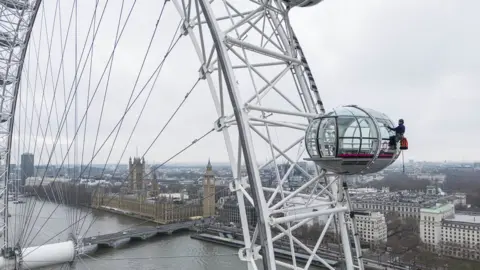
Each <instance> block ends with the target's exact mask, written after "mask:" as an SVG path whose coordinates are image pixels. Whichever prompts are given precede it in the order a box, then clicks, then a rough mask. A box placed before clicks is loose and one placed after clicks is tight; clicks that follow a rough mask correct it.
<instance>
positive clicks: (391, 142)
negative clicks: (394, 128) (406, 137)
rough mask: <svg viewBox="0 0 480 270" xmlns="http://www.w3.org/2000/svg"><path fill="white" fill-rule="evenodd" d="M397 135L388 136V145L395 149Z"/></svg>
mask: <svg viewBox="0 0 480 270" xmlns="http://www.w3.org/2000/svg"><path fill="white" fill-rule="evenodd" d="M396 139H397V136H390V142H389V143H388V145H389V146H390V148H391V149H395V148H397V147H396V146H397V140H396Z"/></svg>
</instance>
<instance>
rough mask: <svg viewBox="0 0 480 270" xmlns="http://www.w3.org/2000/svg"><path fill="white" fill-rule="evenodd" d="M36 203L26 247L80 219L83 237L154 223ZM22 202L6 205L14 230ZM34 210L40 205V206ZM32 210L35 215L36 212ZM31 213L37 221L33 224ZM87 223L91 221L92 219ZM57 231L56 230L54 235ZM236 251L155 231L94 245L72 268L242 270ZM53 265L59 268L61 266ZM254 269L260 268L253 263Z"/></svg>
mask: <svg viewBox="0 0 480 270" xmlns="http://www.w3.org/2000/svg"><path fill="white" fill-rule="evenodd" d="M42 204H43V201H37V203H36V205H35V211H34V215H33V218H32V220H31V223H35V226H34V227H33V229H32V230H31V232H30V233H29V237H28V238H27V239H29V241H26V244H27V245H28V246H32V245H41V244H44V243H46V242H49V243H54V242H59V241H65V239H67V237H68V234H69V232H71V230H70V229H69V228H67V227H69V225H70V224H72V221H74V220H77V221H79V220H80V221H79V222H78V224H80V226H78V227H81V226H82V225H83V229H82V231H83V232H85V230H86V228H88V227H89V226H90V224H91V226H90V229H88V231H87V233H86V236H95V235H99V234H107V233H114V232H118V231H122V230H125V229H128V228H132V227H135V226H145V225H152V226H154V224H149V223H147V222H144V221H142V220H138V219H135V218H130V217H126V216H121V215H117V214H113V213H108V212H103V211H99V210H93V211H92V210H90V209H82V210H78V209H77V211H75V212H74V211H72V210H73V209H75V208H71V207H66V206H63V205H58V204H55V203H49V202H47V203H45V204H44V205H43V208H42ZM26 206H28V202H27V203H25V204H22V205H15V206H14V207H12V208H11V210H10V212H11V215H12V216H11V218H10V224H17V226H13V227H17V228H19V227H20V226H18V225H19V224H25V221H24V219H22V215H21V214H15V212H16V213H24V212H25V211H22V208H24V207H26ZM40 208H42V209H41V210H40ZM90 212H91V213H90ZM38 213H40V214H39V215H38ZM37 215H38V220H37V221H36V222H33V220H34V218H35V217H36V216H37ZM85 216H86V218H85V222H83V219H82V218H83V217H85ZM92 221H94V222H93V223H92ZM42 226H43V228H42ZM30 227H31V226H30ZM40 228H41V229H40ZM62 231H63V232H62ZM59 232H61V233H60V234H58V233H59ZM57 234H58V235H57ZM12 237H13V236H12ZM32 239H33V241H32ZM237 252H238V249H235V248H230V247H225V246H221V245H217V244H213V243H208V242H204V241H200V240H194V239H191V238H190V233H188V232H183V233H176V234H173V235H159V236H155V237H153V238H151V239H147V240H145V241H133V242H132V241H130V242H128V243H123V244H121V245H120V246H118V247H116V248H100V249H98V250H97V251H96V252H95V253H93V254H91V255H88V256H82V258H81V259H79V260H77V262H76V265H75V269H145V270H154V269H155V270H157V269H165V270H167V269H175V270H183V269H185V270H191V269H205V270H223V269H247V266H246V263H244V262H242V261H240V260H239V259H238V255H237ZM258 264H260V263H258ZM49 269H51V268H49ZM56 269H65V267H63V268H61V267H58V268H56ZM66 269H69V268H68V267H67V268H66ZM259 269H262V268H261V267H259ZM278 269H280V270H284V269H285V268H281V267H278Z"/></svg>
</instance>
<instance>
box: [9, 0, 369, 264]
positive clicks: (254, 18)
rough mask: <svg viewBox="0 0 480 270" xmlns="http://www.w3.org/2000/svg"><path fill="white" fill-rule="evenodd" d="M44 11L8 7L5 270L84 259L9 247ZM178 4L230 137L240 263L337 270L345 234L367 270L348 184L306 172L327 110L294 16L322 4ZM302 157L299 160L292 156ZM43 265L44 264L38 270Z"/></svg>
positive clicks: (14, 1)
mask: <svg viewBox="0 0 480 270" xmlns="http://www.w3.org/2000/svg"><path fill="white" fill-rule="evenodd" d="M40 2H41V1H40V0H37V1H22V0H0V12H1V13H0V54H1V55H0V57H1V59H0V62H1V64H0V66H1V67H0V69H1V70H0V76H1V77H0V83H1V86H2V96H1V106H0V110H1V112H0V116H1V119H0V120H1V121H0V122H1V123H0V129H1V131H0V136H1V139H0V141H1V144H0V157H1V162H2V166H3V171H2V176H3V180H4V181H3V187H2V191H1V192H2V195H3V205H2V208H1V209H2V213H3V216H4V223H3V231H4V246H3V258H0V268H1V267H3V268H5V269H18V268H19V267H20V266H21V265H22V263H24V262H29V263H28V265H29V268H30V269H31V268H32V267H33V268H35V267H44V266H47V265H49V264H50V265H53V264H57V263H62V262H71V261H73V260H74V259H75V254H76V252H78V250H79V247H77V246H76V244H75V242H74V241H66V242H63V243H58V244H52V245H48V246H43V247H30V248H24V247H11V246H9V242H8V228H7V227H8V213H7V212H8V211H7V209H8V196H7V195H8V185H9V184H10V182H11V181H10V177H9V164H10V151H11V143H12V133H13V123H14V118H13V116H14V113H15V108H16V107H15V104H16V98H17V95H18V89H19V82H20V76H21V71H22V64H23V61H24V59H25V52H26V49H27V45H28V41H29V36H30V31H31V29H32V27H33V24H34V22H35V16H36V14H37V12H38V9H39V5H40ZM172 2H173V4H174V5H175V8H176V9H177V11H178V13H179V14H180V17H181V19H182V22H183V23H182V30H183V34H184V35H186V36H187V35H188V36H189V38H190V39H191V42H192V43H193V47H194V49H195V51H196V52H197V54H198V58H199V60H200V63H201V64H200V68H199V74H200V78H202V79H204V80H205V81H206V83H207V84H208V86H209V89H210V93H211V96H212V99H213V103H214V105H215V108H216V112H217V114H218V119H217V120H216V121H215V122H214V123H213V124H214V127H215V129H216V130H217V131H218V132H221V133H223V135H224V139H225V143H226V150H227V153H228V156H229V159H230V163H231V167H232V172H233V175H234V178H235V180H234V182H233V183H231V186H230V188H231V190H232V191H233V192H235V193H236V195H237V200H238V204H239V211H240V218H241V223H242V229H243V236H244V242H245V247H244V248H242V249H241V250H240V251H239V253H238V254H239V257H240V259H241V260H243V261H245V262H247V265H248V269H249V270H253V269H258V267H257V264H256V262H257V261H260V260H261V261H262V262H263V268H264V269H269V270H274V269H276V266H277V265H280V266H283V267H287V268H289V269H308V268H309V267H310V265H311V264H312V262H313V261H315V262H319V263H321V264H323V265H324V266H325V267H327V268H328V269H334V268H333V266H332V265H331V264H330V263H329V261H328V260H326V259H324V258H322V257H321V256H320V255H318V253H317V251H318V250H319V248H320V245H321V244H322V241H323V238H324V236H325V234H326V232H327V230H328V229H329V228H331V227H335V226H334V225H333V224H336V229H337V230H338V232H339V234H340V235H341V242H340V245H341V246H342V247H343V249H342V250H343V255H344V261H345V263H346V269H348V270H353V269H354V268H355V267H356V268H359V269H363V263H362V259H361V252H360V248H359V241H358V237H353V240H354V243H355V247H356V252H355V253H353V252H352V251H351V239H352V236H353V235H356V226H355V220H354V219H351V221H350V222H351V224H352V226H350V227H351V228H349V226H347V225H348V224H347V222H346V221H345V214H348V213H350V212H351V209H350V207H351V204H350V203H349V201H348V193H346V185H345V184H344V181H343V180H344V179H343V178H342V177H341V176H336V175H331V174H329V173H328V172H326V171H324V170H322V169H321V168H318V167H316V168H315V171H314V173H311V172H310V171H309V170H307V169H306V168H305V167H302V166H300V165H299V161H301V159H302V157H305V155H304V152H305V146H304V137H305V131H306V128H307V126H308V123H309V122H310V120H311V119H313V118H314V117H317V116H318V115H321V114H323V113H324V108H323V103H322V101H321V99H320V96H319V93H318V90H317V87H316V84H315V81H314V78H313V75H312V74H311V72H310V69H309V67H308V63H307V61H306V58H305V56H304V55H303V52H302V50H301V47H300V44H299V42H298V40H297V38H296V37H295V34H294V31H293V29H292V27H291V25H290V19H289V11H290V9H291V8H294V6H305V7H307V6H311V5H314V4H317V3H318V2H320V1H280V0H275V1H273V0H271V1H256V0H252V1H250V2H248V3H247V2H245V1H237V2H238V3H237V2H235V3H234V2H233V1H228V0H222V1H220V0H216V1H213V0H212V1H207V0H172ZM286 79H289V80H290V81H291V84H290V85H287V84H286V83H285V80H286ZM285 88H286V89H285ZM228 99H229V101H228ZM276 130H281V132H286V133H285V134H287V133H288V134H289V136H290V137H291V138H292V141H291V142H289V143H288V144H287V145H285V146H283V145H280V144H279V143H277V142H275V140H274V139H273V137H274V134H275V132H277V131H276ZM284 130H286V131H284ZM235 138H237V140H235ZM258 141H261V142H262V143H264V144H266V145H268V150H267V153H268V155H269V156H270V158H269V160H267V161H266V162H265V163H263V164H262V165H259V162H258V160H259V159H258V158H259V156H260V155H259V147H256V145H257V142H258ZM292 150H293V151H292ZM294 151H296V153H292V152H294ZM280 160H283V161H286V162H287V164H288V168H287V169H286V171H283V172H281V171H280V170H279V164H280V162H281V161H280ZM244 167H245V170H243V168H244ZM264 169H270V170H271V171H272V173H273V175H274V179H273V182H272V183H273V184H272V183H270V184H267V183H266V182H265V181H264V179H262V177H261V174H262V171H263V170H264ZM242 172H246V174H244V173H242ZM294 172H297V173H298V174H300V175H301V176H302V177H303V179H306V180H305V181H303V182H302V183H301V184H299V185H298V186H296V187H295V188H292V189H290V190H286V189H285V188H284V186H285V183H287V182H288V181H289V178H290V176H291V175H293V173H294ZM248 204H250V205H252V206H253V207H254V208H255V209H256V213H257V217H258V218H257V224H256V226H253V227H254V230H253V232H251V231H250V227H251V226H250V224H249V221H248V219H247V205H248ZM320 217H323V219H322V220H323V222H324V223H325V227H324V229H323V231H322V233H321V235H320V237H319V238H318V239H317V241H316V243H315V245H314V246H307V245H305V244H304V243H303V242H302V241H301V240H300V239H299V238H298V237H297V236H296V234H295V230H297V229H298V228H300V227H302V226H303V225H306V224H309V223H311V222H312V221H315V220H318V218H320ZM349 232H353V234H352V235H349ZM280 241H285V243H288V244H287V245H288V247H289V249H290V252H291V255H292V262H291V263H286V262H282V261H279V260H278V259H277V258H276V254H275V251H274V247H275V243H277V242H280ZM53 250H55V252H53ZM299 250H303V253H302V254H306V255H307V257H308V259H307V260H306V262H305V265H300V263H299V262H297V257H296V254H297V253H298V252H299ZM60 251H62V252H60ZM27 253H28V256H27ZM354 257H355V258H354ZM39 258H41V260H40V259H39ZM36 261H42V262H41V263H40V262H39V263H37V264H35V262H36Z"/></svg>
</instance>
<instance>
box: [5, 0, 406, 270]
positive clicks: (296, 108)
mask: <svg viewBox="0 0 480 270" xmlns="http://www.w3.org/2000/svg"><path fill="white" fill-rule="evenodd" d="M319 2H321V1H296V0H294V1H280V0H278V1H250V2H246V1H225V0H223V1H220V0H216V1H204V0H172V1H123V0H122V1H109V0H102V1H100V0H89V1H76V0H72V1H59V0H56V1H55V0H45V1H40V0H37V1H35V0H0V55H1V56H0V57H1V59H0V63H1V64H0V65H1V68H0V76H1V77H0V85H1V88H2V92H1V93H2V94H1V106H0V117H1V123H0V128H1V130H2V131H1V135H0V136H1V144H0V155H1V156H0V158H1V162H2V177H3V180H4V181H3V185H2V193H1V194H2V199H3V204H2V215H3V225H2V226H3V228H4V229H3V236H2V237H3V248H2V258H0V267H3V268H4V269H35V268H40V267H47V266H54V265H62V266H65V265H66V266H72V267H73V265H76V266H77V267H82V266H81V264H83V263H85V260H87V259H88V258H87V257H82V256H84V254H85V253H86V252H85V250H86V248H87V247H86V246H85V243H84V241H82V239H84V238H86V237H89V236H90V235H91V234H89V230H90V229H91V227H92V226H95V225H94V224H95V223H96V222H98V220H97V218H95V217H92V215H91V213H92V210H90V209H89V208H82V207H80V206H79V205H80V204H81V203H80V202H79V198H80V196H78V193H79V190H80V187H79V186H80V185H81V183H84V182H85V181H86V182H87V184H85V185H87V186H88V184H89V183H92V182H95V181H96V182H95V183H97V186H96V187H99V186H101V184H98V182H99V181H101V180H98V179H106V178H107V176H106V174H107V172H109V173H108V174H109V176H108V177H113V178H115V177H116V176H118V175H119V173H118V171H119V170H120V169H119V168H120V167H121V164H124V163H126V160H127V159H128V156H132V155H134V153H137V155H139V156H140V157H143V158H145V159H149V158H150V159H152V160H153V159H156V160H157V164H159V165H157V166H152V169H151V170H150V172H147V173H145V175H144V177H145V179H147V178H148V177H147V175H148V174H156V171H158V170H161V169H162V168H163V166H164V165H165V164H167V163H168V162H173V160H174V159H175V158H180V159H181V158H182V156H183V158H184V160H192V159H195V158H204V157H205V156H206V157H208V156H209V155H213V154H218V156H219V159H221V158H224V159H225V160H227V159H228V160H229V165H230V167H231V171H232V177H231V178H232V179H233V180H231V181H230V182H229V186H228V190H229V191H230V192H232V193H234V194H235V195H236V201H237V203H238V209H239V223H240V224H241V228H242V233H243V243H244V245H243V247H242V248H241V249H240V250H239V252H238V257H239V258H240V260H242V261H245V264H246V266H247V267H248V269H259V267H262V266H263V269H277V267H281V268H282V267H283V268H287V269H309V267H310V266H312V265H314V264H316V265H321V266H324V267H326V268H328V269H335V265H334V264H335V263H336V262H335V260H332V259H331V258H329V259H327V258H326V257H325V256H324V255H322V254H324V253H321V252H319V250H320V249H321V248H322V246H323V243H324V242H325V241H332V240H325V239H326V237H325V235H326V234H327V233H329V232H330V230H333V231H334V232H335V233H334V234H335V235H337V236H339V237H337V240H338V241H337V242H336V244H338V247H339V248H338V254H340V255H338V256H337V261H342V262H343V263H345V265H346V268H347V269H354V268H355V267H358V268H359V269H363V262H362V259H361V258H362V257H361V251H360V246H359V241H358V239H357V238H356V237H354V235H355V234H356V229H355V228H356V226H355V219H354V218H352V219H349V221H346V220H345V215H346V214H350V216H353V215H352V213H353V212H352V211H351V209H350V205H349V203H348V193H346V191H345V190H346V189H345V187H346V186H345V183H344V182H343V177H342V176H341V175H342V174H347V171H348V169H347V171H345V170H340V169H338V168H340V167H342V165H341V164H340V163H338V162H339V161H341V160H342V158H346V156H339V155H340V154H339V152H338V151H339V150H338V149H337V150H332V149H330V150H332V151H336V152H335V153H336V154H334V155H333V156H332V157H333V159H332V160H330V159H329V161H328V162H327V160H326V159H325V158H327V159H328V157H326V156H325V155H323V156H322V157H319V156H318V155H317V154H315V153H313V152H312V151H313V150H312V149H313V148H315V149H317V148H318V149H320V150H321V151H330V150H328V149H327V150H325V149H326V148H325V147H326V144H325V145H323V144H322V143H318V142H319V139H318V138H317V137H316V136H319V135H318V134H319V132H320V131H322V132H323V131H324V130H325V129H326V128H325V127H324V126H322V123H325V119H329V118H318V117H323V116H324V115H325V110H324V107H323V103H322V100H321V99H320V94H319V91H318V89H317V86H316V84H315V80H314V76H313V74H312V72H311V71H310V68H309V66H308V62H307V60H306V56H305V55H304V53H303V52H302V49H301V47H300V43H299V41H298V40H297V38H296V36H295V31H294V29H293V28H292V26H291V24H290V18H289V12H290V10H291V9H294V8H312V7H313V6H316V4H318V3H319ZM208 97H209V98H208ZM212 101H213V102H212ZM355 108H356V109H358V108H357V107H355ZM358 110H360V109H358ZM337 116H338V115H337ZM340 116H342V115H340ZM357 116H358V117H357ZM329 117H332V114H329ZM359 117H360V116H359V114H358V113H357V114H356V115H355V114H354V119H357V118H359ZM361 117H363V118H362V119H366V118H368V119H371V121H370V122H369V121H365V122H364V125H366V126H361V125H362V124H361V123H360V122H361V121H356V122H358V123H359V124H358V125H359V126H358V130H360V133H362V131H363V132H364V134H363V135H360V137H364V138H366V139H364V140H363V141H364V144H365V145H366V144H367V143H366V142H365V141H367V140H370V141H369V142H368V144H369V145H370V146H369V147H370V148H368V147H367V148H368V149H367V150H366V151H369V153H370V154H371V156H368V157H367V158H368V160H367V161H368V162H366V163H365V161H364V160H363V161H359V160H358V159H359V158H362V156H359V155H357V156H355V158H356V159H355V160H354V161H353V162H354V163H350V164H353V165H351V166H354V167H355V166H357V168H358V166H361V167H365V168H373V169H372V170H379V169H381V168H383V167H385V166H388V164H390V163H391V161H393V160H394V159H396V158H397V156H398V150H396V151H394V152H393V153H392V154H391V155H390V156H387V157H385V155H384V152H382V151H383V150H382V149H381V148H380V147H378V146H379V145H381V144H382V140H383V139H384V138H383V137H384V136H382V132H381V129H382V127H383V126H381V125H380V123H382V121H383V123H384V124H391V121H390V120H389V119H388V118H387V117H383V116H378V115H372V113H371V112H369V111H366V110H361ZM314 119H317V120H314ZM319 119H320V120H319ZM368 119H367V120H368ZM372 119H373V120H372ZM322 121H323V122H322ZM336 121H337V122H336V123H337V126H340V124H339V123H340V122H338V121H339V120H338V119H337V120H336ZM327 122H328V121H327ZM330 124H331V123H330ZM309 126H310V128H309V130H310V131H312V130H313V131H314V133H315V132H316V135H314V137H315V138H314V139H315V140H317V143H314V144H315V146H313V148H312V146H309V143H310V141H309V139H308V138H307V140H305V136H306V135H305V134H306V132H307V128H308V127H309ZM368 128H369V129H370V131H368V132H370V133H375V134H374V135H371V136H367V135H366V133H365V132H366V131H365V130H366V129H368ZM319 130H320V131H319ZM368 132H367V133H368ZM387 133H388V132H387ZM308 134H310V133H308ZM325 134H327V133H325ZM337 135H338V134H337ZM387 135H388V134H387ZM333 136H334V137H335V135H333ZM352 136H354V135H352ZM355 136H358V135H355ZM350 137H351V136H350ZM367 137H368V138H367ZM309 138H310V137H309ZM167 139H168V140H169V142H167ZM352 140H353V139H352ZM360 141H362V140H361V138H360ZM351 144H352V145H353V146H352V147H354V148H355V147H357V148H359V149H360V150H362V149H363V148H362V147H361V144H362V143H361V142H360V144H359V143H353V142H352V143H351ZM219 145H224V146H222V147H219ZM336 145H337V148H339V147H338V143H337V144H336ZM342 145H343V144H342ZM355 145H356V146H355ZM327 146H328V145H327ZM308 147H310V150H309V152H308V153H307V148H308ZM192 149H197V150H192ZM198 149H200V150H198ZM218 149H220V150H218ZM363 150H365V149H363ZM189 151H192V152H191V153H192V154H189ZM195 151H196V152H195ZM357 152H358V151H357ZM200 153H201V154H200ZM322 153H324V152H322ZM382 155H383V156H382ZM185 156H191V157H192V159H188V158H186V159H185ZM320 156H321V154H320ZM309 157H310V160H313V161H314V162H315V163H312V164H310V163H306V162H305V161H304V159H306V158H309ZM363 157H364V156H363ZM322 158H323V159H322ZM379 158H384V159H385V160H386V161H384V162H383V163H382V162H381V161H379ZM330 161H332V162H337V163H334V165H332V163H331V162H330ZM376 161H378V162H376ZM33 162H35V164H36V165H35V166H36V168H35V170H34V171H28V168H27V167H28V164H32V165H31V167H33ZM375 162H376V163H375ZM327 163H328V164H327ZM374 163H375V164H380V165H379V166H377V167H371V165H372V164H374ZM14 164H15V165H16V166H14ZM98 164H101V165H99V166H97V167H95V166H94V165H98ZM112 164H113V165H112ZM305 164H307V165H308V166H305ZM319 165H325V166H319ZM325 168H328V170H326V169H325ZM92 171H95V172H92ZM353 171H355V172H356V173H357V171H358V173H361V172H363V171H365V170H353ZM367 171H368V170H367ZM94 174H95V176H97V180H98V181H97V180H95V181H93V180H92V179H93V175H94ZM119 177H120V178H122V177H124V178H125V180H127V179H128V178H129V175H120V176H119ZM82 181H83V182H82ZM119 182H122V181H119ZM56 183H57V184H58V185H57V184H56ZM69 185H71V186H75V188H74V191H73V192H72V191H71V190H70V189H69V188H68V186H69ZM128 188H129V187H126V189H128ZM134 189H135V188H134ZM130 191H132V190H130ZM135 191H138V190H135ZM27 193H28V194H29V195H31V196H32V197H33V198H26V199H25V201H24V202H23V203H21V202H20V199H19V197H20V196H22V195H25V194H27ZM40 193H41V194H40ZM42 194H43V195H42ZM214 195H215V194H214ZM105 196H106V197H105V199H104V203H105V201H112V200H114V198H115V196H117V195H112V194H110V195H108V194H106V195H105ZM118 196H120V195H118ZM122 196H123V195H122ZM210 196H211V195H210ZM69 198H75V199H73V202H72V200H69ZM202 199H205V194H204V197H203V198H202ZM15 202H16V204H15ZM47 204H50V206H51V207H50V206H49V207H50V208H48V207H47V206H45V205H47ZM60 204H67V205H70V206H71V205H76V204H77V205H76V207H68V208H65V209H64V210H62V211H63V212H61V211H60V210H57V208H58V209H59V207H58V205H60ZM106 204H108V203H106ZM52 205H53V206H52ZM47 208H48V209H49V210H45V209H47ZM252 208H253V209H255V218H254V219H253V221H252V219H251V218H249V216H247V212H248V211H249V209H252ZM175 209H176V208H175ZM172 211H173V210H172ZM60 212H61V213H60ZM60 214H64V215H65V217H64V218H63V219H62V218H61V217H58V216H59V215H60ZM55 216H57V220H53V218H54V217H55ZM52 220H53V223H55V224H57V225H58V224H60V225H61V226H60V225H59V226H56V227H55V226H51V225H52ZM318 223H321V224H323V230H322V231H321V233H320V234H318V235H315V239H313V240H314V241H313V242H310V243H307V242H306V240H305V239H304V238H301V235H300V234H299V233H298V231H299V230H300V228H302V227H303V226H315V225H312V224H318ZM52 228H53V229H52ZM332 228H333V229H332ZM52 230H53V232H50V231H52ZM47 232H49V233H47ZM44 234H46V235H48V236H44ZM352 243H353V245H352ZM280 246H281V248H279V247H280ZM352 246H353V248H352ZM279 249H281V252H279ZM285 254H287V255H285ZM85 256H87V255H85ZM285 259H286V260H285ZM87 264H88V263H87Z"/></svg>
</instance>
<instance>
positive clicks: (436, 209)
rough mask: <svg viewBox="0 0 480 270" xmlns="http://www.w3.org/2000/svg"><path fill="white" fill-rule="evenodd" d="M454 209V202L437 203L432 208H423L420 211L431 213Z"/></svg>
mask: <svg viewBox="0 0 480 270" xmlns="http://www.w3.org/2000/svg"><path fill="white" fill-rule="evenodd" d="M451 209H453V204H449V203H448V204H437V205H435V206H433V207H430V208H422V209H420V212H422V213H430V214H440V213H443V212H446V211H449V210H451Z"/></svg>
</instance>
